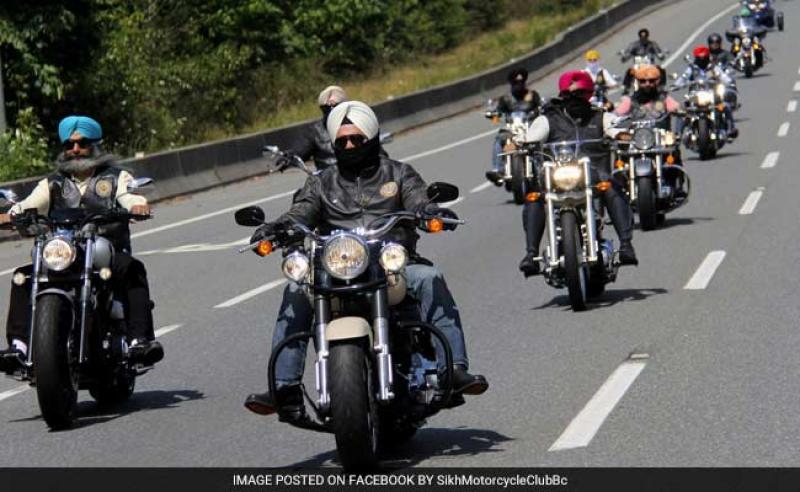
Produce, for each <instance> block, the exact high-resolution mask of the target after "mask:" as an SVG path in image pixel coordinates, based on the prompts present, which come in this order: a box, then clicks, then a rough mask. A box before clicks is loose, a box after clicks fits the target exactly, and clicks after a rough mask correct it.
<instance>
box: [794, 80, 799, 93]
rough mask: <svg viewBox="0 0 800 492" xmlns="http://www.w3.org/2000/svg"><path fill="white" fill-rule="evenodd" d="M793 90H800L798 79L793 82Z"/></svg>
mask: <svg viewBox="0 0 800 492" xmlns="http://www.w3.org/2000/svg"><path fill="white" fill-rule="evenodd" d="M794 91H795V92H800V81H797V82H795V83H794Z"/></svg>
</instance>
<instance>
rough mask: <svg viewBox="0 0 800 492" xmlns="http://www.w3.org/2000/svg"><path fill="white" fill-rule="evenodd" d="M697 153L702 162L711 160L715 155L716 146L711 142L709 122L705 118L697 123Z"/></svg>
mask: <svg viewBox="0 0 800 492" xmlns="http://www.w3.org/2000/svg"><path fill="white" fill-rule="evenodd" d="M697 151H698V153H699V154H700V160H702V161H705V160H708V159H713V158H714V156H715V155H717V147H716V144H715V143H714V142H713V141H712V140H711V122H710V121H708V120H707V119H705V118H701V119H700V120H698V122H697Z"/></svg>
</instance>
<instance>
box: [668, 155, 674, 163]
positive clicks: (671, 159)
mask: <svg viewBox="0 0 800 492" xmlns="http://www.w3.org/2000/svg"><path fill="white" fill-rule="evenodd" d="M673 164H675V156H674V155H672V154H670V155H668V156H667V165H669V166H671V165H673Z"/></svg>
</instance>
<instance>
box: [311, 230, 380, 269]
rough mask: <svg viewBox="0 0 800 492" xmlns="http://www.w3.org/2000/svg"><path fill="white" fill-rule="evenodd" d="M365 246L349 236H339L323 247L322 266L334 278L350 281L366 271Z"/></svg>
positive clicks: (367, 257)
mask: <svg viewBox="0 0 800 492" xmlns="http://www.w3.org/2000/svg"><path fill="white" fill-rule="evenodd" d="M368 259H369V254H368V253H367V245H366V244H364V242H363V241H361V240H360V239H358V238H357V237H355V236H353V235H351V234H341V235H339V236H336V237H334V238H333V239H331V240H330V241H328V243H327V244H326V245H325V249H324V250H323V253H322V266H323V267H324V268H325V270H326V271H327V272H328V273H330V274H331V275H333V276H334V277H336V278H340V279H342V280H352V279H354V278H356V277H358V276H359V275H361V274H362V273H364V270H366V269H367V263H368V261H367V260H368Z"/></svg>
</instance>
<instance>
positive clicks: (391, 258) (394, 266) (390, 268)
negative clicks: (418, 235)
mask: <svg viewBox="0 0 800 492" xmlns="http://www.w3.org/2000/svg"><path fill="white" fill-rule="evenodd" d="M407 262H408V253H407V252H406V248H404V247H403V246H401V245H399V244H397V243H389V244H387V245H386V246H384V247H383V248H382V249H381V258H380V263H381V266H382V267H383V269H384V270H386V271H387V272H391V273H397V272H399V271H402V270H403V268H405V267H406V263H407Z"/></svg>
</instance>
